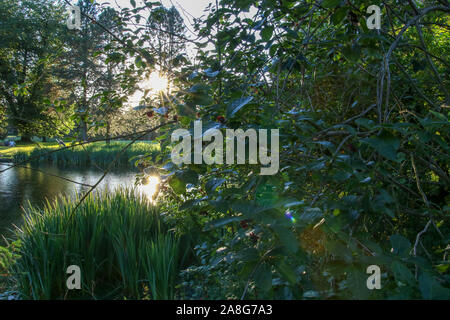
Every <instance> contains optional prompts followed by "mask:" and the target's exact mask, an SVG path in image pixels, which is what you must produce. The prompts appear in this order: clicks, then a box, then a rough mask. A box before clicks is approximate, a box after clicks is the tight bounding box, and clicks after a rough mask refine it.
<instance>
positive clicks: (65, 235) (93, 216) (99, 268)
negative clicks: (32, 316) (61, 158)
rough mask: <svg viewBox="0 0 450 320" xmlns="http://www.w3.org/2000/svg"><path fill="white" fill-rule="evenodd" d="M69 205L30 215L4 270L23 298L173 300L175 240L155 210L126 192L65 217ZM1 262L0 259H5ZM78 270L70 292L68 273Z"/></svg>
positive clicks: (97, 200)
mask: <svg viewBox="0 0 450 320" xmlns="http://www.w3.org/2000/svg"><path fill="white" fill-rule="evenodd" d="M74 205H75V203H74V202H72V201H70V200H68V199H61V200H59V201H55V202H54V203H53V204H49V203H47V205H46V206H45V207H44V209H42V210H40V209H37V208H31V209H30V210H29V211H28V212H27V215H26V219H25V223H24V226H23V227H22V229H21V230H19V231H17V237H18V240H17V241H16V242H15V245H14V249H11V248H10V249H9V250H10V251H13V254H14V259H13V260H10V261H9V262H7V263H6V264H7V266H3V269H4V270H6V272H7V273H8V276H9V277H10V279H12V280H13V282H14V283H15V290H17V292H18V293H19V296H20V298H25V299H72V298H73V299H78V298H84V299H122V298H128V299H143V298H149V299H173V298H174V297H175V285H176V280H177V276H178V273H179V266H180V260H181V259H180V256H181V252H182V250H180V248H179V247H180V245H179V238H178V237H177V236H176V235H174V234H173V233H171V232H170V231H169V225H167V223H166V222H165V221H163V219H162V217H161V215H160V214H159V211H158V209H157V208H156V207H154V206H152V205H151V204H150V203H149V201H148V199H147V198H145V197H144V196H141V195H136V194H135V193H134V192H133V191H132V190H119V191H117V192H116V193H115V194H109V195H108V194H103V195H101V196H100V197H98V198H93V197H89V198H87V199H86V200H85V201H84V202H83V203H82V205H81V206H80V207H79V208H78V210H77V211H76V213H75V214H74V215H73V216H71V212H72V210H73V208H74ZM4 260H5V261H6V259H4ZM70 265H77V266H79V267H80V270H81V290H68V289H67V287H66V281H67V279H68V277H69V275H68V274H66V270H67V267H68V266H70Z"/></svg>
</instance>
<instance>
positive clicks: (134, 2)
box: [130, 0, 136, 8]
mask: <svg viewBox="0 0 450 320" xmlns="http://www.w3.org/2000/svg"><path fill="white" fill-rule="evenodd" d="M130 3H131V5H132V6H133V8H136V1H135V0H130Z"/></svg>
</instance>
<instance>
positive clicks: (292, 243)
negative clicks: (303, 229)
mask: <svg viewBox="0 0 450 320" xmlns="http://www.w3.org/2000/svg"><path fill="white" fill-rule="evenodd" d="M273 230H274V231H275V233H276V235H277V236H278V238H279V239H280V242H281V244H282V245H283V246H284V247H285V248H286V249H287V250H288V251H290V252H292V253H295V252H297V250H298V240H297V238H296V237H295V235H294V233H293V232H292V230H291V229H288V228H284V227H278V226H275V227H273Z"/></svg>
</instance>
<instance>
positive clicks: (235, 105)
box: [227, 97, 253, 118]
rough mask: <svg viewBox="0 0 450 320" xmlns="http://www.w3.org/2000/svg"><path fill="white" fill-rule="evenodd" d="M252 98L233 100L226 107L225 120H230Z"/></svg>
mask: <svg viewBox="0 0 450 320" xmlns="http://www.w3.org/2000/svg"><path fill="white" fill-rule="evenodd" d="M252 99H253V97H246V98H240V99H235V100H233V101H232V102H231V103H230V104H229V105H228V107H227V118H232V117H233V116H234V115H235V113H236V112H238V111H239V110H241V109H242V107H243V106H245V105H246V104H247V103H249V102H250V101H252Z"/></svg>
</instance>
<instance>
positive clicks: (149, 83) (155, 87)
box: [144, 72, 169, 93]
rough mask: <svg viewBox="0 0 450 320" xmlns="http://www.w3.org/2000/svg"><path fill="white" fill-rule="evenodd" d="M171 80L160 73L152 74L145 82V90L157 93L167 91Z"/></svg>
mask: <svg viewBox="0 0 450 320" xmlns="http://www.w3.org/2000/svg"><path fill="white" fill-rule="evenodd" d="M168 84H169V80H168V79H167V77H166V76H164V75H162V74H160V73H159V72H152V73H151V74H150V76H149V77H148V79H147V80H146V81H145V82H144V89H150V90H152V91H154V92H156V93H159V92H161V91H166V90H167V87H168Z"/></svg>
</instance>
